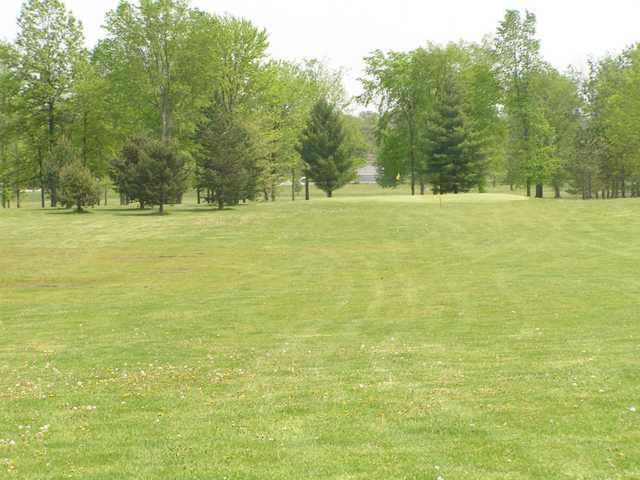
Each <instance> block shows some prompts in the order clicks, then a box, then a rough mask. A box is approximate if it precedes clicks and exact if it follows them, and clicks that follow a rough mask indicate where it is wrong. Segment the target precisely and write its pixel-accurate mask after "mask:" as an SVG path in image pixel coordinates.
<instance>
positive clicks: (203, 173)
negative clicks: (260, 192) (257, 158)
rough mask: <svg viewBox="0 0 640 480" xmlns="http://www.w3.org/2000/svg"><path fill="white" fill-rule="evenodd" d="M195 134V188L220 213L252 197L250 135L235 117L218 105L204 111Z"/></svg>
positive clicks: (252, 180) (252, 165) (253, 184)
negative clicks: (215, 206)
mask: <svg viewBox="0 0 640 480" xmlns="http://www.w3.org/2000/svg"><path fill="white" fill-rule="evenodd" d="M205 118H206V120H205V121H204V122H203V123H202V124H201V125H200V127H199V128H198V132H197V140H198V144H199V149H198V153H197V156H196V164H197V181H198V188H199V189H202V190H205V191H206V192H207V200H208V201H209V202H210V203H217V205H218V208H219V209H220V210H222V209H223V208H224V206H225V205H234V204H237V203H238V202H240V201H241V200H244V199H247V198H253V196H254V195H255V188H256V185H255V178H254V175H253V174H254V170H255V169H254V167H255V162H254V161H253V159H254V155H253V154H252V153H253V152H252V142H251V136H250V134H249V132H248V130H247V129H246V128H245V126H244V125H243V124H242V123H241V122H240V121H239V120H238V118H237V117H236V116H235V115H233V114H232V113H230V112H229V111H227V110H225V109H224V108H222V107H221V106H219V105H217V106H212V107H210V108H208V109H206V113H205Z"/></svg>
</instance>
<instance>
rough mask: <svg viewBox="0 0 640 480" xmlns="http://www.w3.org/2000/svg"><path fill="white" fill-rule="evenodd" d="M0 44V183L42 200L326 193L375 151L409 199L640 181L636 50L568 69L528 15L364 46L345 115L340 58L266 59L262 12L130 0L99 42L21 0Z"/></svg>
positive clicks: (588, 195)
mask: <svg viewBox="0 0 640 480" xmlns="http://www.w3.org/2000/svg"><path fill="white" fill-rule="evenodd" d="M18 27H19V28H18V35H17V37H16V39H15V41H14V42H13V43H7V42H0V139H1V142H0V196H1V198H2V205H3V207H5V206H10V205H11V202H12V201H13V202H14V204H17V206H19V204H20V192H21V191H22V190H24V189H37V190H39V191H40V196H41V198H40V202H41V205H42V207H43V208H44V207H45V204H46V202H47V201H48V202H50V205H51V206H52V207H56V206H58V205H62V206H65V207H71V206H75V207H76V208H77V209H78V210H81V209H82V207H83V206H85V205H93V204H99V203H100V202H101V201H105V202H106V201H107V195H106V192H107V191H108V190H110V189H114V190H116V191H117V192H118V193H119V195H120V201H121V204H123V205H126V204H132V203H135V204H136V205H138V206H140V207H141V208H147V207H156V206H157V207H159V209H160V211H161V212H162V211H163V210H164V206H165V205H167V204H175V203H180V202H181V201H182V196H183V195H184V193H185V192H186V191H187V190H190V189H194V190H195V191H196V194H197V199H198V203H201V202H205V203H209V204H212V205H216V206H218V207H219V208H224V207H225V205H234V204H238V203H240V202H244V201H250V200H255V199H257V198H263V199H264V200H266V201H273V200H275V199H276V196H277V193H278V191H279V188H278V187H279V186H281V185H283V184H285V183H286V184H288V185H291V197H292V199H294V200H295V199H296V196H297V195H298V190H300V189H301V188H302V186H301V184H302V185H304V189H305V198H307V199H308V198H309V186H310V183H313V184H315V185H316V186H317V187H319V188H320V189H322V190H323V191H324V192H325V193H326V194H327V196H332V195H333V192H334V191H335V190H336V189H338V188H340V187H342V186H344V185H345V184H346V183H348V182H350V181H352V180H353V179H354V173H355V168H356V167H357V166H358V165H360V164H363V163H364V162H365V161H366V158H367V154H368V153H370V152H371V151H375V154H376V158H377V162H378V171H379V175H378V181H379V183H380V184H381V185H382V186H384V187H396V186H398V185H401V184H409V185H410V188H411V193H412V194H414V195H417V194H425V193H426V192H427V191H429V190H431V191H432V192H433V193H435V194H445V193H462V192H468V191H472V190H479V191H484V190H485V189H486V188H487V187H488V186H489V185H490V184H491V185H492V186H497V184H505V185H509V186H510V187H511V188H512V189H515V188H518V187H522V188H525V189H526V192H527V195H529V196H533V195H535V196H536V197H543V196H544V194H545V187H551V188H552V189H553V193H554V195H555V196H556V197H557V198H559V197H560V196H561V195H562V194H563V192H565V191H566V192H569V193H571V194H574V195H579V196H581V197H582V198H584V199H593V198H603V199H608V198H618V197H627V196H639V195H640V158H638V153H637V152H638V151H639V148H638V147H639V145H638V144H639V143H640V139H639V136H638V134H637V131H638V128H637V126H636V122H638V118H640V117H638V115H637V113H636V112H638V111H640V108H639V107H640V105H638V103H640V96H639V94H638V91H639V90H638V88H637V86H638V85H639V83H638V82H639V81H640V77H639V76H640V49H639V48H638V46H634V47H631V48H628V49H626V50H625V51H623V52H622V53H620V54H619V55H609V56H606V57H604V58H601V59H599V60H594V61H592V62H590V63H589V68H588V72H586V73H579V72H578V71H576V70H575V69H568V70H567V71H565V72H559V71H558V70H557V69H555V68H553V67H552V66H551V65H550V64H549V63H548V62H546V61H545V60H544V59H543V58H542V56H541V53H540V40H539V39H538V38H537V34H536V17H535V15H534V14H532V13H531V12H524V13H523V12H519V11H516V10H508V11H507V12H506V14H505V16H504V18H503V19H502V21H501V22H500V23H499V25H498V27H497V30H496V32H495V33H494V34H492V35H488V36H487V37H485V39H484V40H483V41H482V42H480V43H466V42H459V43H452V44H448V45H438V44H433V43H428V44H427V45H425V46H424V47H420V48H417V49H415V50H412V51H408V52H395V51H389V52H383V51H380V50H376V51H374V52H372V53H371V54H370V55H369V56H368V57H367V58H366V59H365V62H366V69H365V74H364V76H363V78H362V79H361V82H362V86H363V91H364V93H363V94H362V95H361V96H360V97H358V98H357V101H358V102H359V103H360V104H362V105H363V106H365V107H375V112H368V113H364V114H361V115H360V116H357V117H356V116H352V115H348V114H346V113H345V112H346V111H347V110H346V109H347V106H348V105H349V102H350V100H349V99H348V98H347V95H346V93H345V90H344V87H343V84H342V78H341V72H340V71H335V70H332V69H330V68H328V67H327V66H326V65H324V64H323V63H322V62H319V61H317V60H305V61H301V62H286V61H281V60H277V59H273V58H271V57H270V56H269V55H268V46H269V43H268V34H267V32H266V31H264V30H262V29H260V28H258V27H257V26H255V25H254V24H252V23H251V22H249V21H247V20H244V19H242V18H236V17H232V16H228V15H225V16H219V15H215V14H211V13H208V12H204V11H201V10H199V9H196V8H193V7H191V5H190V4H189V2H188V0H138V1H135V2H134V1H127V0H121V1H120V3H119V5H118V6H117V7H116V8H115V9H114V10H112V11H110V12H108V14H107V16H106V18H105V21H104V28H105V32H106V35H105V37H104V38H103V39H102V40H100V41H99V42H98V43H97V44H96V45H95V47H93V48H92V49H87V48H86V46H85V43H84V36H83V30H82V25H81V24H80V22H79V21H77V20H76V19H75V17H74V16H73V14H72V13H71V12H70V11H68V10H67V9H66V7H65V5H64V4H63V2H62V1H61V0H27V1H26V2H25V3H24V5H23V8H22V11H21V14H20V17H19V19H18Z"/></svg>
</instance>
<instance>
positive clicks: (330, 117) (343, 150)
mask: <svg viewBox="0 0 640 480" xmlns="http://www.w3.org/2000/svg"><path fill="white" fill-rule="evenodd" d="M345 139H346V133H345V129H344V126H343V124H342V118H341V114H340V112H339V110H338V109H337V107H336V106H335V105H333V104H331V103H329V101H328V100H327V99H326V98H322V99H320V100H319V101H318V102H317V103H316V105H315V107H314V108H313V110H312V112H311V117H310V118H309V121H308V123H307V127H306V128H305V130H304V131H303V132H302V137H301V141H300V147H299V148H300V155H301V156H302V160H303V161H304V163H305V174H306V176H307V179H308V180H311V181H313V182H314V183H315V185H316V186H317V187H318V188H320V189H321V190H322V191H323V192H325V193H326V194H327V197H329V198H331V197H332V196H333V192H334V191H335V190H337V189H339V188H341V187H343V186H345V185H346V184H347V183H349V182H350V181H351V180H352V179H353V178H354V173H355V172H354V166H353V160H352V158H351V155H350V152H349V151H348V147H347V145H346V142H345Z"/></svg>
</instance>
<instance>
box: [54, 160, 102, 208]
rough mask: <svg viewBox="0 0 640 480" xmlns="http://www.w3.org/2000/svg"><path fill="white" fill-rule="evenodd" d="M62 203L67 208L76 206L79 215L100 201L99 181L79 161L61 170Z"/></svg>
mask: <svg viewBox="0 0 640 480" xmlns="http://www.w3.org/2000/svg"><path fill="white" fill-rule="evenodd" d="M60 201H61V203H62V204H63V205H64V206H65V207H66V208H71V207H74V206H75V207H76V211H77V212H78V213H80V212H82V207H91V206H93V205H96V204H97V203H98V202H99V201H100V186H99V185H98V182H97V180H96V179H95V178H94V176H93V175H92V173H91V171H90V170H89V169H88V168H87V167H85V166H84V165H83V164H82V163H81V162H80V161H79V160H77V159H76V160H74V161H72V162H71V163H69V164H67V165H66V166H64V167H63V168H62V169H61V170H60Z"/></svg>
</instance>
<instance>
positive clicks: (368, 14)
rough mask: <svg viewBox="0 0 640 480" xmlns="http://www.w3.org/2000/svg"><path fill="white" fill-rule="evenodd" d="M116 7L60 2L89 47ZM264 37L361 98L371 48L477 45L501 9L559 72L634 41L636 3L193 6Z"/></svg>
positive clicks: (242, 0) (1, 24)
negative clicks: (520, 19)
mask: <svg viewBox="0 0 640 480" xmlns="http://www.w3.org/2000/svg"><path fill="white" fill-rule="evenodd" d="M117 3H118V0H66V4H67V7H68V8H70V9H71V10H72V11H73V12H74V14H75V16H76V17H78V18H79V19H80V20H82V22H83V23H84V26H85V35H86V38H87V43H88V44H89V46H91V45H93V44H94V43H95V41H96V40H97V39H98V38H100V37H101V36H102V35H103V32H102V30H101V25H102V22H103V19H104V14H105V12H106V11H107V10H110V9H112V8H113V7H114V6H115V5H116V4H117ZM21 4H22V0H0V32H1V33H0V37H3V38H5V39H8V40H11V39H13V38H14V37H15V34H16V25H15V23H16V22H15V19H16V17H17V16H18V14H19V12H20V6H21ZM192 4H193V5H194V6H197V7H199V8H201V9H203V10H207V11H210V12H215V13H225V12H228V13H231V14H234V15H237V16H242V17H245V18H248V19H250V20H252V21H253V22H254V23H256V24H257V25H259V26H261V27H264V28H266V29H267V30H268V32H269V35H270V42H271V54H272V55H273V56H274V57H276V58H284V59H300V58H321V59H325V60H328V61H329V62H330V63H331V64H332V65H333V66H334V67H344V68H346V69H347V76H346V84H347V88H348V89H349V92H350V93H351V94H358V93H359V92H360V87H359V83H358V81H357V78H358V77H359V76H360V74H361V71H362V66H363V62H362V58H363V57H364V56H365V55H367V53H368V52H370V51H371V50H374V49H378V48H379V49H382V50H410V49H413V48H416V47H418V46H420V45H423V44H425V43H426V42H427V41H429V40H431V41H435V42H439V43H446V42H448V41H457V40H460V39H464V40H469V41H479V40H480V39H482V37H483V36H484V35H485V34H487V33H491V32H494V31H495V29H496V26H497V24H498V22H499V21H500V19H501V18H502V16H503V15H504V11H505V10H506V9H507V8H517V9H521V10H524V9H529V10H531V11H533V12H534V13H535V14H536V15H537V17H538V36H539V37H540V38H541V40H542V52H543V55H544V57H545V59H546V60H548V61H550V62H551V63H552V64H553V65H555V66H556V67H557V68H559V69H561V70H564V69H565V68H566V67H567V66H569V65H574V66H577V67H579V68H582V67H583V66H584V64H585V62H586V60H587V59H588V58H590V57H592V56H600V55H602V54H604V53H606V52H613V53H615V52H619V51H620V50H622V49H623V48H624V47H626V46H629V45H631V44H633V43H635V42H637V41H640V29H639V28H638V20H639V19H640V1H639V0H607V1H604V0H438V1H430V0H193V1H192Z"/></svg>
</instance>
